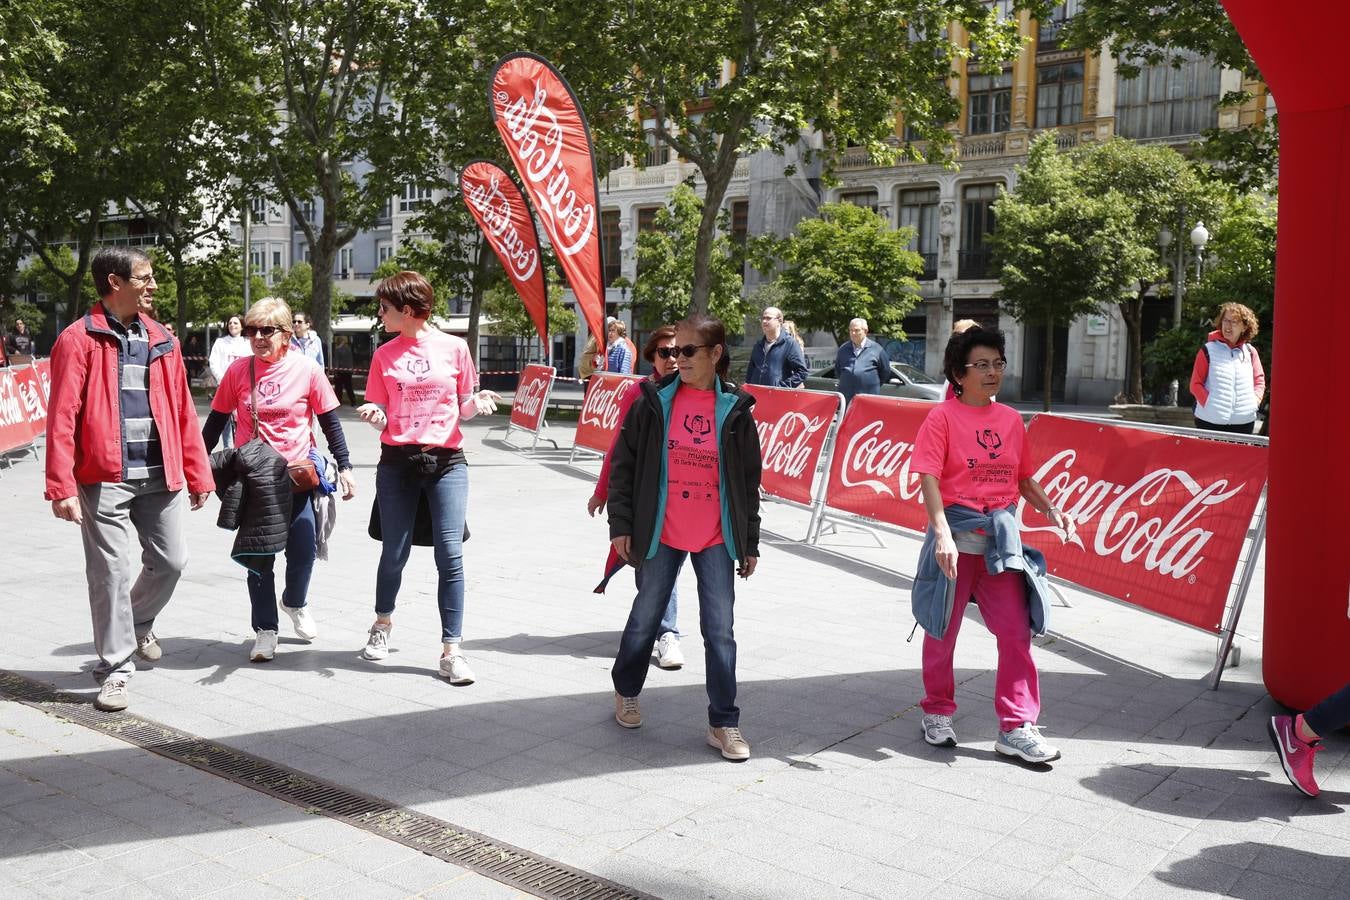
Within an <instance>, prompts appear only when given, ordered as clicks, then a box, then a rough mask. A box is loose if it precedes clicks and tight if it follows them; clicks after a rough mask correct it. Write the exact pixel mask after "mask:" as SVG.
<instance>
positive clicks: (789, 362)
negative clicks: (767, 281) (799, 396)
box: [745, 306, 806, 388]
mask: <svg viewBox="0 0 1350 900" xmlns="http://www.w3.org/2000/svg"><path fill="white" fill-rule="evenodd" d="M759 327H760V328H763V329H764V337H762V338H760V339H759V340H758V341H756V342H755V348H754V349H753V350H751V351H750V365H749V366H748V367H747V368H746V370H745V383H746V384H762V385H766V386H768V387H783V388H795V387H800V386H801V383H802V382H803V381H805V380H806V356H805V354H803V353H802V347H801V344H798V343H797V340H796V338H794V337H793V336H792V335H790V334H787V333H786V332H784V331H783V311H782V310H780V309H779V308H778V307H776V306H770V307H768V308H767V309H765V310H764V312H763V314H761V315H760V317H759Z"/></svg>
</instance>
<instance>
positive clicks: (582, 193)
mask: <svg viewBox="0 0 1350 900" xmlns="http://www.w3.org/2000/svg"><path fill="white" fill-rule="evenodd" d="M488 107H489V108H490V110H491V112H492V121H493V122H494V123H496V125H497V131H498V132H499V133H500V134H501V136H502V140H503V141H504V142H505V143H506V150H507V152H508V153H509V154H510V156H511V160H512V161H513V162H514V163H515V164H516V171H517V172H518V173H519V174H520V181H521V184H522V185H523V186H524V188H525V193H526V194H527V195H529V198H530V201H531V202H532V203H533V204H534V209H535V212H536V213H537V214H538V216H539V222H540V224H541V225H543V226H544V232H545V233H546V234H547V235H548V239H549V242H550V243H551V244H552V245H553V252H554V254H556V255H557V257H558V262H559V263H560V264H561V265H562V268H563V273H564V274H565V275H566V276H567V283H568V284H569V285H571V287H572V292H573V293H574V294H576V298H577V305H578V306H580V307H581V314H582V316H583V317H584V318H585V319H586V327H587V328H588V329H590V332H591V334H592V335H593V336H594V337H595V339H596V340H597V341H599V342H600V343H601V344H602V345H603V344H604V341H605V289H604V281H603V272H604V268H603V266H602V264H601V256H600V230H599V228H598V227H597V219H598V218H599V216H598V214H597V212H596V198H597V196H598V195H599V184H598V180H597V179H596V176H595V154H594V153H593V152H592V149H591V134H590V128H589V127H588V126H587V124H586V116H585V114H584V113H582V111H581V104H580V103H578V102H577V97H576V94H574V93H573V92H572V88H571V87H570V86H569V85H568V84H567V81H566V80H565V79H564V78H563V77H562V75H560V74H558V71H557V70H556V69H554V68H553V66H551V65H549V63H548V61H547V60H545V59H543V58H541V57H539V56H536V55H534V54H533V53H523V52H521V53H508V54H507V55H506V56H503V57H502V58H501V59H500V60H498V62H497V65H496V66H495V67H494V68H493V70H492V79H491V81H490V83H489V85H488Z"/></svg>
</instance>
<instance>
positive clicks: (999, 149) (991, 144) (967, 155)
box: [961, 134, 1008, 159]
mask: <svg viewBox="0 0 1350 900" xmlns="http://www.w3.org/2000/svg"><path fill="white" fill-rule="evenodd" d="M1007 149H1008V142H1007V139H1006V138H1005V137H1004V136H1003V135H1001V134H996V135H991V136H990V137H973V138H972V137H967V138H962V139H961V158H962V159H983V158H985V157H988V156H1002V155H1004V153H1006V152H1007Z"/></svg>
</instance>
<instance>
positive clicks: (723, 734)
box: [708, 725, 750, 762]
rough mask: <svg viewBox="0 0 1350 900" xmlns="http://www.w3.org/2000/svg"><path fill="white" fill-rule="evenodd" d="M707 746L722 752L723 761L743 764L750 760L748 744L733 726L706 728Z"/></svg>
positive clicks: (739, 731)
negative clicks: (728, 760) (727, 760)
mask: <svg viewBox="0 0 1350 900" xmlns="http://www.w3.org/2000/svg"><path fill="white" fill-rule="evenodd" d="M708 746H709V747H716V748H717V749H718V750H721V751H722V758H723V759H730V760H733V761H735V762H744V761H745V760H747V759H749V758H750V744H749V743H747V742H746V740H745V737H744V736H743V735H742V734H741V730H740V729H739V728H737V727H736V726H734V725H731V726H728V727H726V728H713V727H712V726H711V725H709V726H708Z"/></svg>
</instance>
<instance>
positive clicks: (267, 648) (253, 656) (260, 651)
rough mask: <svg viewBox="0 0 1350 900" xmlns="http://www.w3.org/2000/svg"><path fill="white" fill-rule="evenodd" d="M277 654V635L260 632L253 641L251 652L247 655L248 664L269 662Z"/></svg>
mask: <svg viewBox="0 0 1350 900" xmlns="http://www.w3.org/2000/svg"><path fill="white" fill-rule="evenodd" d="M276 654H277V633H276V632H275V631H264V630H260V631H259V632H258V636H257V637H256V638H254V639H253V650H252V652H251V653H249V655H248V659H249V662H269V661H270V660H271V659H272V657H274V656H276Z"/></svg>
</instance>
